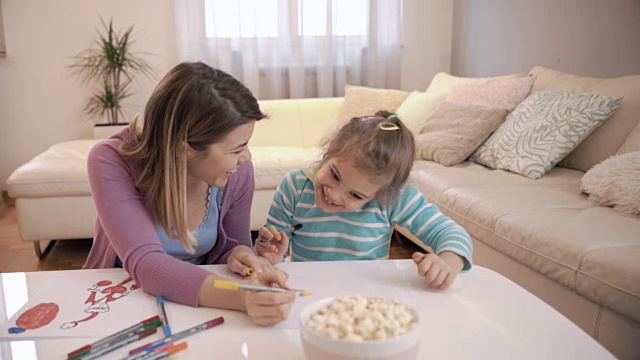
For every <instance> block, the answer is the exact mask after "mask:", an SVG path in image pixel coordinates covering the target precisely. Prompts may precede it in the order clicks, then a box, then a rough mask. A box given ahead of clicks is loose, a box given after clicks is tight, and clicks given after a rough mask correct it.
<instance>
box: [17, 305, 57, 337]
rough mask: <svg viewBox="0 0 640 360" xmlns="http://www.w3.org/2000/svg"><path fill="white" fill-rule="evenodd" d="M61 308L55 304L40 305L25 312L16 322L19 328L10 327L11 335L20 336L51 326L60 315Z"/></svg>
mask: <svg viewBox="0 0 640 360" xmlns="http://www.w3.org/2000/svg"><path fill="white" fill-rule="evenodd" d="M59 310H60V308H59V307H58V305H57V304H54V303H42V304H38V305H36V306H34V307H32V308H31V309H29V310H27V311H25V312H23V313H22V315H20V317H19V318H18V320H16V325H17V327H10V328H9V334H20V333H23V332H24V331H25V330H33V329H37V328H40V327H43V326H45V325H47V324H49V323H50V322H51V321H53V319H55V318H56V315H58V311H59Z"/></svg>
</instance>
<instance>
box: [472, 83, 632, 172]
mask: <svg viewBox="0 0 640 360" xmlns="http://www.w3.org/2000/svg"><path fill="white" fill-rule="evenodd" d="M621 102H622V98H621V97H610V96H604V95H597V94H578V93H574V92H568V91H557V90H541V91H536V92H534V93H532V94H531V95H530V96H529V97H527V98H526V99H525V100H524V101H523V102H522V103H520V105H518V107H516V109H515V110H514V111H513V112H512V113H511V114H509V115H508V116H507V120H505V122H504V124H502V126H500V128H498V130H497V131H496V132H495V133H494V134H493V135H492V136H491V137H490V138H489V139H487V141H486V142H484V143H483V144H482V145H480V147H479V148H478V149H477V150H476V151H475V152H474V153H473V155H472V156H471V160H472V161H474V162H477V163H479V164H482V165H485V166H487V167H490V168H492V169H504V170H510V171H513V172H515V173H518V174H522V175H524V176H526V177H528V178H531V179H538V178H540V177H542V176H544V174H546V173H547V172H548V171H549V170H551V169H552V168H553V167H554V166H555V165H556V164H557V163H558V162H560V160H562V159H563V158H564V157H565V156H567V155H568V154H569V153H570V152H571V151H573V149H575V148H576V147H577V146H578V145H579V144H580V142H582V141H583V140H584V139H586V137H587V136H589V134H590V133H591V132H592V131H593V130H595V129H596V128H597V127H598V126H600V125H601V124H602V123H603V122H604V121H605V120H606V119H607V118H608V117H609V116H611V114H612V113H613V112H614V111H615V110H616V109H617V108H618V107H619V106H620V103H621Z"/></svg>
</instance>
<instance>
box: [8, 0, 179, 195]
mask: <svg viewBox="0 0 640 360" xmlns="http://www.w3.org/2000/svg"><path fill="white" fill-rule="evenodd" d="M1 5H2V16H3V20H4V30H5V40H6V45H7V56H6V57H5V58H0V189H1V190H6V189H7V185H6V180H7V178H8V177H9V175H10V174H11V172H12V171H13V170H14V169H16V168H17V167H18V166H20V165H21V164H23V163H25V162H27V161H28V160H29V159H31V158H32V157H33V156H35V155H36V154H38V153H40V152H42V151H44V150H45V149H46V148H48V147H49V146H51V145H52V144H55V143H58V142H61V141H66V140H73V139H82V138H91V137H92V128H93V121H92V120H89V119H87V118H86V117H84V115H83V114H82V112H81V109H82V107H83V104H84V101H85V100H86V94H87V89H86V88H82V87H81V86H80V85H79V82H78V81H77V80H76V79H75V78H73V77H71V76H70V75H69V72H68V71H67V69H66V66H67V65H69V63H70V62H71V59H70V58H69V57H70V56H73V55H75V54H77V53H78V52H80V51H81V50H84V49H86V48H88V47H89V46H91V44H92V41H93V40H94V38H95V36H96V30H97V29H101V26H102V25H101V23H100V20H99V17H98V15H100V16H102V17H103V18H104V19H105V20H107V21H108V19H109V18H111V17H113V19H114V25H116V28H118V29H119V28H126V27H128V26H130V25H132V24H135V29H134V33H135V36H136V43H135V45H134V46H135V51H136V52H138V53H140V52H146V53H151V54H153V55H143V56H144V57H145V59H146V60H148V61H149V62H150V63H151V64H152V66H154V68H155V69H156V70H157V72H158V78H159V77H160V76H161V75H162V74H164V73H165V72H166V71H167V70H168V69H170V68H171V67H172V66H173V65H175V63H176V55H175V35H174V34H175V31H174V24H173V1H172V0H135V1H134V0H56V1H49V0H26V1H25V0H2V3H1ZM156 81H157V80H153V81H151V80H147V79H144V78H141V79H140V81H139V83H138V84H135V87H134V88H133V90H134V92H135V95H134V96H132V97H131V98H130V99H129V100H128V103H127V104H128V106H127V109H125V113H126V114H128V115H129V116H131V115H132V114H135V112H137V111H140V110H141V109H142V108H143V106H144V103H145V102H146V100H147V98H148V96H149V94H150V93H151V90H152V89H153V86H154V85H155V83H156Z"/></svg>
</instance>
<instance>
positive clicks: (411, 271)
mask: <svg viewBox="0 0 640 360" xmlns="http://www.w3.org/2000/svg"><path fill="white" fill-rule="evenodd" d="M204 267H205V268H207V269H209V270H210V271H212V272H215V273H219V274H222V275H229V276H233V275H232V274H230V273H229V271H228V269H227V268H226V266H225V265H210V266H204ZM280 268H281V269H283V270H284V271H286V272H288V273H289V274H290V280H289V283H290V285H291V286H292V287H293V286H295V287H300V288H304V289H306V290H308V291H310V292H311V293H312V294H313V295H312V296H309V297H301V298H298V299H297V300H296V303H295V304H294V306H293V307H292V309H291V314H290V316H289V320H287V321H286V322H285V323H282V324H280V325H277V326H275V327H273V328H261V327H258V326H256V325H254V324H253V322H252V321H251V320H250V319H249V318H248V316H247V315H246V314H244V313H241V312H237V311H228V310H220V309H208V308H193V307H188V306H184V305H180V304H176V303H170V302H168V303H167V307H166V309H167V313H168V314H169V317H170V318H171V326H172V328H173V332H174V333H176V332H179V331H181V330H184V329H187V328H190V327H192V326H195V325H198V324H201V323H203V322H204V321H207V320H209V319H212V318H215V317H217V316H224V317H225V323H224V324H223V325H221V326H219V327H217V328H214V329H210V330H206V331H203V332H200V333H198V334H195V335H192V336H190V337H188V338H186V339H185V341H187V342H188V344H189V348H188V349H187V350H185V351H182V352H180V353H178V354H175V355H174V356H172V358H173V359H201V358H213V357H215V358H217V359H304V354H303V350H302V343H301V340H300V335H299V325H298V322H297V319H298V315H299V312H300V310H301V309H302V307H304V306H305V305H306V304H308V303H310V302H313V301H316V300H320V299H323V298H327V297H335V296H339V295H343V294H345V295H346V294H360V295H365V296H384V297H387V298H393V299H397V300H402V301H403V302H405V303H407V304H408V305H410V306H413V307H415V308H416V309H417V311H418V313H419V317H420V324H421V327H422V331H423V334H424V337H423V341H422V343H421V348H420V356H419V357H420V358H421V359H422V358H424V359H427V358H431V359H439V358H447V359H452V358H456V359H458V358H466V359H469V358H473V359H541V358H544V359H556V358H557V359H567V358H574V359H577V358H579V359H608V358H613V356H612V355H611V354H610V353H609V352H607V350H606V349H604V348H603V347H602V346H601V345H600V344H598V343H597V342H596V341H595V340H594V339H593V338H591V337H590V336H589V335H587V334H586V333H585V332H583V331H582V330H581V329H580V328H578V327H577V326H576V325H574V324H573V323H572V322H570V321H569V320H568V319H567V318H565V317H564V316H563V315H561V314H560V313H559V312H557V311H556V310H554V309H553V308H551V307H550V306H549V305H547V304H546V303H544V302H543V301H541V300H540V299H538V298H536V297H535V296H533V295H532V294H530V293H529V292H527V291H526V290H524V289H523V288H521V287H520V286H519V285H517V284H515V283H513V282H512V281H510V280H509V279H507V278H505V277H503V276H501V275H500V274H498V273H496V272H494V271H492V270H489V269H486V268H483V267H480V266H475V267H474V268H473V269H472V270H471V271H470V272H469V273H464V274H460V275H459V276H458V278H457V279H456V281H455V283H454V284H453V285H452V286H451V287H450V288H449V289H447V290H445V291H438V290H433V289H430V288H429V287H428V286H427V285H426V284H425V283H424V281H423V280H422V279H421V278H420V277H418V275H417V273H416V269H415V265H414V264H413V262H412V261H411V260H375V261H345V262H309V263H283V264H281V265H280ZM78 271H95V272H101V271H111V272H113V271H123V270H114V269H108V270H78ZM68 273H70V271H49V272H30V273H7V274H1V276H2V280H3V281H2V288H0V320H2V323H5V322H6V321H7V319H8V318H10V317H11V316H12V315H13V313H15V311H17V310H18V309H19V308H20V307H21V306H22V305H23V304H24V303H26V301H27V299H28V298H29V297H33V296H35V295H36V294H37V292H38V289H39V288H41V287H42V286H43V284H44V283H45V282H46V281H47V280H49V279H52V278H54V277H64V276H65V274H68ZM123 274H124V271H123ZM9 277H11V281H8V280H9ZM16 279H18V280H19V281H18V283H16ZM16 284H18V285H16ZM21 289H22V290H21ZM24 289H26V291H23V290H24ZM25 293H26V295H25ZM148 296H149V297H150V298H152V297H151V295H148ZM10 309H13V310H10ZM160 338H162V335H161V334H160V333H157V334H154V335H152V336H151V337H149V338H147V339H145V340H148V339H150V340H157V339H160ZM95 340H97V339H96V338H62V339H38V340H33V341H32V340H26V341H8V340H5V341H2V342H0V351H1V352H0V359H2V360H10V359H11V360H17V359H21V360H22V359H25V360H28V359H65V358H66V356H65V354H67V353H68V352H70V351H71V350H74V349H77V348H79V347H82V346H84V345H86V344H88V343H91V342H93V341H95ZM142 341H144V340H142ZM146 342H148V341H145V343H146ZM141 344H142V342H136V343H134V344H131V345H129V346H128V347H124V348H121V349H119V350H117V351H114V352H113V353H111V354H108V355H106V356H104V357H102V358H101V359H118V358H122V357H123V356H125V355H126V354H127V353H128V350H130V349H132V348H135V347H137V346H139V345H141Z"/></svg>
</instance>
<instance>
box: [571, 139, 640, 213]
mask: <svg viewBox="0 0 640 360" xmlns="http://www.w3.org/2000/svg"><path fill="white" fill-rule="evenodd" d="M581 189H582V192H584V193H586V194H589V199H591V200H593V201H595V202H597V203H600V204H601V205H604V206H611V207H613V208H614V209H616V210H619V211H622V212H626V213H629V214H632V215H640V151H634V152H630V153H626V154H622V155H613V156H611V157H610V158H608V159H606V160H605V161H603V162H601V163H600V164H598V165H596V166H594V167H592V168H591V169H590V170H589V171H587V173H586V174H584V176H583V177H582V186H581Z"/></svg>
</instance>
